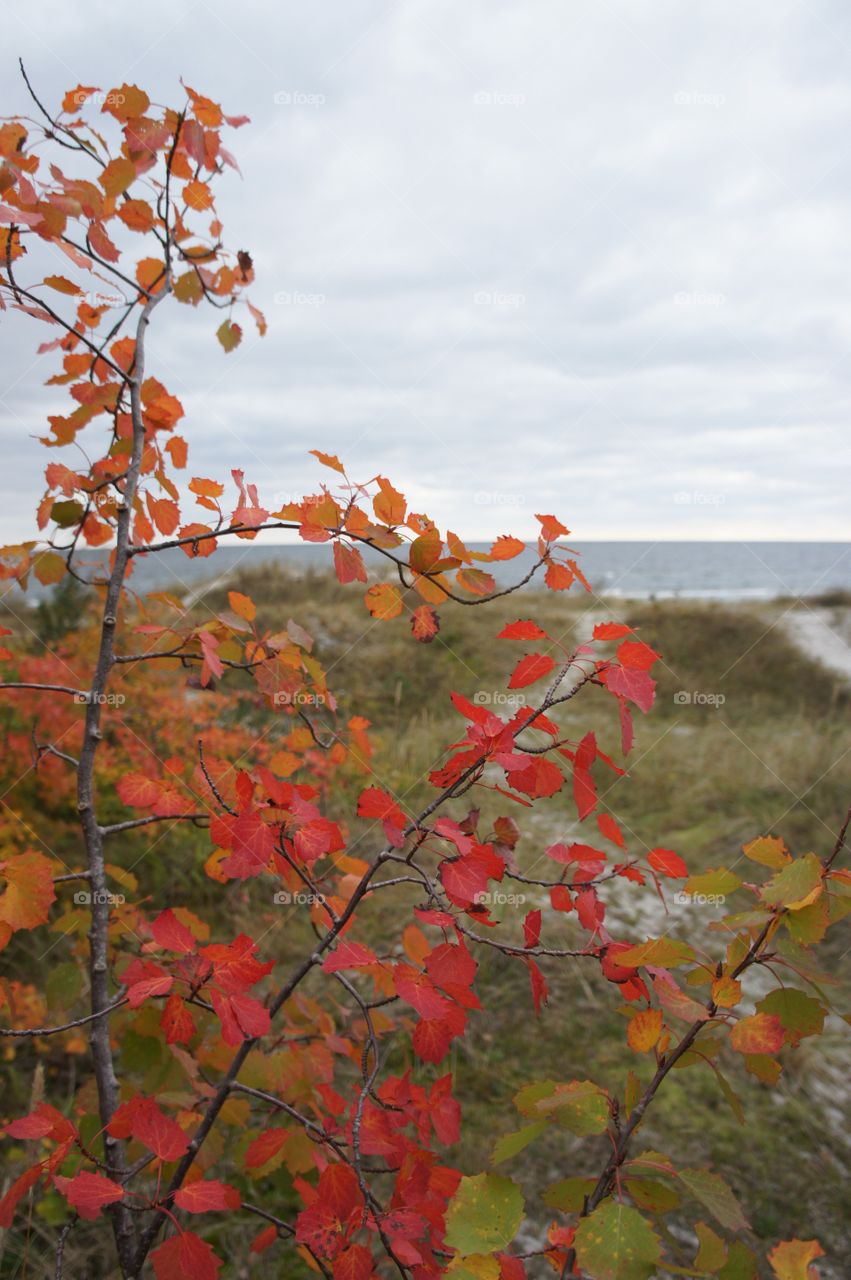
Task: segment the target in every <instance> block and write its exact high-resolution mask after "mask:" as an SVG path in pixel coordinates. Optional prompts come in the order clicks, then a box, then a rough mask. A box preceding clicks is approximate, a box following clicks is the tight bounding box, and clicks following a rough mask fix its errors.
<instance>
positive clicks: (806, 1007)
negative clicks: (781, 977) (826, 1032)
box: [756, 987, 827, 1044]
mask: <svg viewBox="0 0 851 1280" xmlns="http://www.w3.org/2000/svg"><path fill="white" fill-rule="evenodd" d="M756 1007H757V1009H758V1010H759V1012H760V1013H768V1014H772V1013H773V1014H776V1015H777V1017H778V1018H779V1019H780V1023H781V1026H782V1027H783V1030H784V1031H786V1032H787V1034H788V1037H789V1042H790V1044H798V1043H799V1041H801V1040H803V1038H804V1037H805V1036H818V1035H821V1032H822V1029H823V1028H824V1017H825V1013H826V1012H827V1011H826V1009H825V1007H824V1005H823V1004H821V1002H820V1001H818V1000H816V999H815V998H814V997H813V996H808V995H807V994H806V992H804V991H799V990H798V989H797V988H796V987H785V988H780V989H778V990H777V991H772V992H771V993H770V994H769V995H767V996H766V997H765V999H764V1000H760V1002H759V1004H758V1005H757V1006H756Z"/></svg>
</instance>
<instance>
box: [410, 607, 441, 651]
mask: <svg viewBox="0 0 851 1280" xmlns="http://www.w3.org/2000/svg"><path fill="white" fill-rule="evenodd" d="M439 630H440V618H439V617H438V615H437V613H436V612H435V610H434V609H430V608H429V606H428V605H427V604H421V605H419V606H418V607H417V608H416V609H415V610H414V612H413V614H412V615H411V634H412V635H413V637H414V639H415V640H419V641H420V643H421V644H431V642H432V640H433V639H434V637H435V636H436V635H437V633H438V631H439Z"/></svg>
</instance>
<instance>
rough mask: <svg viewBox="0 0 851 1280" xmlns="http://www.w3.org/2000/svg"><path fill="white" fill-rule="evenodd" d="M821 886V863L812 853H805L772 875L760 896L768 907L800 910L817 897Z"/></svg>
mask: <svg viewBox="0 0 851 1280" xmlns="http://www.w3.org/2000/svg"><path fill="white" fill-rule="evenodd" d="M822 887H823V885H822V865H821V863H820V862H819V860H818V858H817V857H816V855H815V854H814V853H806V854H804V856H803V858H796V859H795V861H794V862H790V863H789V864H788V866H785V867H784V868H783V870H782V871H778V872H777V875H775V876H772V877H771V879H770V880H769V881H768V883H767V884H764V885H763V886H762V892H761V895H760V896H761V897H762V900H763V902H767V903H768V905H769V906H770V907H786V909H787V910H788V911H800V910H801V908H802V907H808V906H809V905H810V903H811V902H813V901H814V900H815V898H816V897H818V895H819V894H820V893H821V891H822Z"/></svg>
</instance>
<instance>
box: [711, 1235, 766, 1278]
mask: <svg viewBox="0 0 851 1280" xmlns="http://www.w3.org/2000/svg"><path fill="white" fill-rule="evenodd" d="M757 1275H758V1273H757V1269H756V1257H755V1255H754V1253H753V1250H752V1249H749V1248H748V1246H747V1245H746V1244H742V1242H741V1240H734V1241H733V1243H732V1244H731V1245H730V1248H729V1251H728V1253H727V1261H726V1262H725V1264H724V1266H723V1267H722V1268H721V1270H720V1271H719V1272H718V1280H757Z"/></svg>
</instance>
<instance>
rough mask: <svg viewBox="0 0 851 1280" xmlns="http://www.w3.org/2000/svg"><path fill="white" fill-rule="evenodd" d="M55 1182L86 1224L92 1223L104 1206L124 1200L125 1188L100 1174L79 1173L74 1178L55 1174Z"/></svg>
mask: <svg viewBox="0 0 851 1280" xmlns="http://www.w3.org/2000/svg"><path fill="white" fill-rule="evenodd" d="M53 1181H54V1183H55V1184H56V1186H57V1187H58V1188H59V1190H60V1191H61V1192H62V1195H63V1196H64V1197H65V1199H66V1200H67V1201H68V1203H69V1204H70V1205H71V1207H72V1208H73V1209H76V1210H77V1213H78V1214H79V1215H80V1217H81V1218H84V1219H85V1221H86V1222H92V1221H93V1220H94V1219H95V1218H96V1217H97V1216H98V1214H99V1213H100V1211H101V1209H102V1208H103V1207H104V1205H108V1204H114V1203H115V1201H116V1200H122V1199H123V1198H124V1188H123V1187H121V1186H119V1185H118V1183H117V1182H113V1181H112V1179H111V1178H104V1177H102V1176H101V1174H99V1173H86V1172H85V1171H83V1172H81V1173H78V1174H77V1175H76V1176H75V1177H73V1178H63V1177H62V1176H61V1175H60V1174H54V1176H53Z"/></svg>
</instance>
